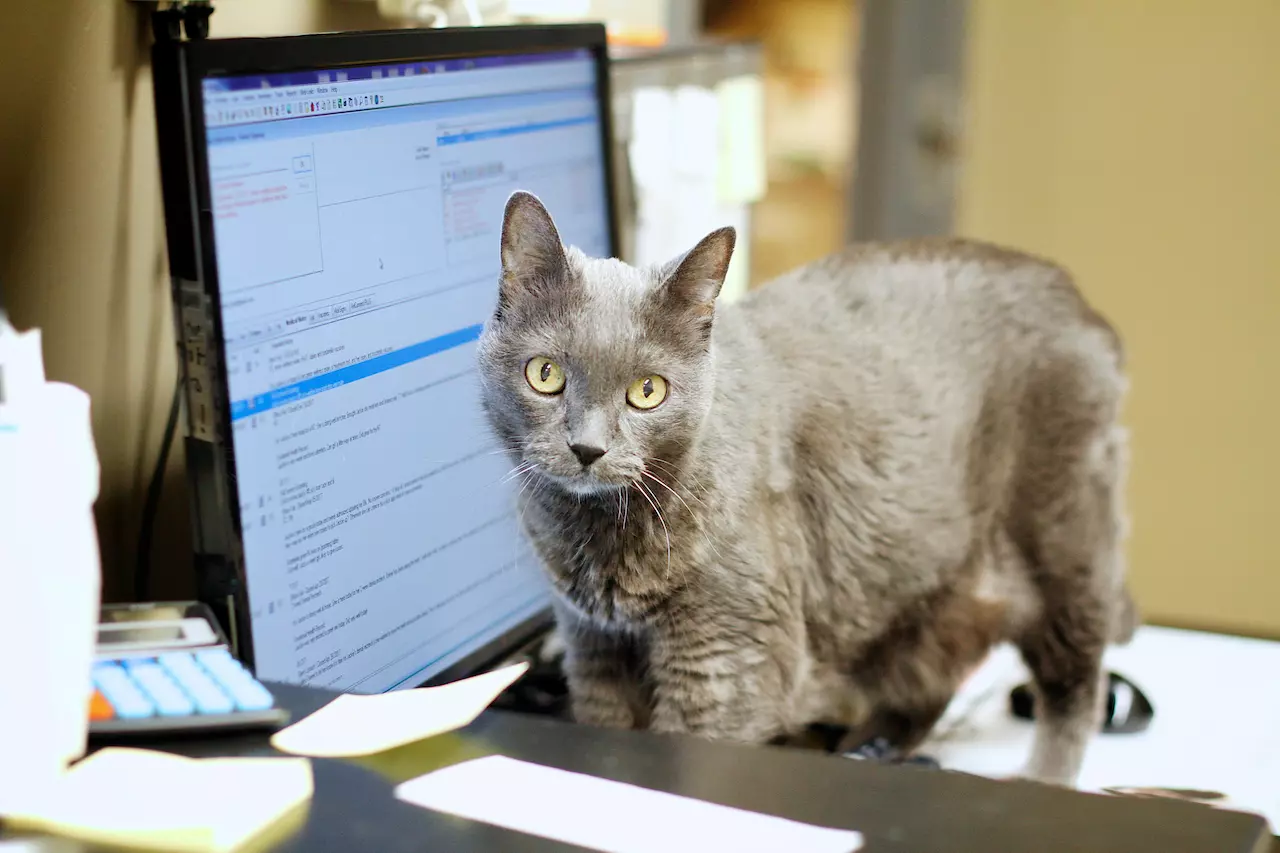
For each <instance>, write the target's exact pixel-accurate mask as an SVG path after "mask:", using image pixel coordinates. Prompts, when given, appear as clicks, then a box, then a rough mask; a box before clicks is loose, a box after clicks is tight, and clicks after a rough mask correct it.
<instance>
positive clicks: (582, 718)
mask: <svg viewBox="0 0 1280 853" xmlns="http://www.w3.org/2000/svg"><path fill="white" fill-rule="evenodd" d="M562 632H563V637H564V640H565V655H564V670H565V676H566V678H567V679H568V682H569V702H570V708H571V710H572V713H573V719H574V721H575V722H579V723H584V724H586V725H591V726H604V727H608V728H616V729H634V728H643V727H644V725H645V723H646V722H647V720H648V714H647V712H646V709H645V707H644V706H645V701H644V699H643V697H642V696H641V695H640V694H641V691H640V686H639V683H638V682H639V678H638V675H637V674H636V673H635V671H634V669H635V667H634V666H633V657H634V652H633V650H632V649H631V648H630V647H629V643H627V642H626V641H624V640H622V639H621V638H618V637H615V636H611V635H609V634H607V633H603V632H600V631H598V630H595V629H593V628H590V627H586V628H584V627H581V626H578V627H577V628H575V629H573V630H570V631H564V630H563V628H562Z"/></svg>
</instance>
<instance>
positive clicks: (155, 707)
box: [89, 647, 288, 736]
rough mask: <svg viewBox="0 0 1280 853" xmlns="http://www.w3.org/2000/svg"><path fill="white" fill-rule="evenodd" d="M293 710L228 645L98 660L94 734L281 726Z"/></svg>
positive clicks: (92, 713) (91, 731)
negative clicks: (277, 697) (279, 701)
mask: <svg viewBox="0 0 1280 853" xmlns="http://www.w3.org/2000/svg"><path fill="white" fill-rule="evenodd" d="M287 720H288V713H287V712H286V711H285V710H284V709H283V708H280V707H279V706H277V705H276V701H275V697H274V696H272V695H271V692H270V691H269V690H267V688H266V687H264V686H263V685H262V684H261V682H259V681H258V680H257V679H256V678H254V676H253V675H252V674H251V673H250V672H249V671H248V670H247V669H245V668H244V666H243V665H242V664H241V663H240V662H239V661H237V660H236V659H235V658H233V657H232V656H231V653H230V652H229V651H227V649H226V648H223V647H214V648H202V649H195V650H192V651H168V652H162V653H159V654H156V655H137V656H135V655H128V656H122V657H119V658H105V659H104V658H99V659H98V661H97V662H96V663H95V664H94V667H93V697H92V700H91V701H90V705H89V734H90V736H94V735H119V734H148V735H162V734H165V733H167V732H178V731H188V732H199V731H203V730H215V729H231V728H259V727H272V726H279V725H281V724H283V723H284V722H286V721H287Z"/></svg>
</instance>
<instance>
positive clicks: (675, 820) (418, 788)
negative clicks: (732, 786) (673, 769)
mask: <svg viewBox="0 0 1280 853" xmlns="http://www.w3.org/2000/svg"><path fill="white" fill-rule="evenodd" d="M396 796H397V797H398V798H400V799H401V800H404V801H405V802H408V803H413V804H414V805H417V806H422V807H423V808H428V809H434V810H436V811H441V812H446V813H448V814H452V815H457V816H459V817H464V818H467V819H468V820H475V821H480V822H483V823H489V824H493V825H495V826H501V827H504V828H506V829H513V830H516V831H518V832H524V833H528V834H530V835H537V836H541V837H543V838H549V839H552V840H555V841H561V842H564V843H567V844H576V845H578V846H579V847H586V848H589V849H593V850H600V851H604V853H652V851H655V850H659V851H662V853H705V851H708V850H736V851H743V853H749V851H761V853H764V851H770V853H775V852H776V851H779V850H785V851H788V853H850V851H854V850H858V849H859V848H861V847H862V835H861V834H860V833H857V832H853V831H851V830H844V829H829V828H827V827H820V826H813V825H811V824H807V823H798V822H796V821H792V820H786V819H785V818H780V817H774V816H772V815H764V814H758V813H756V812H749V811H745V810H743V809H735V808H730V807H728V806H722V805H719V804H717V803H709V802H706V801H704V800H695V799H692V798H689V797H681V796H678V795H676V794H668V793H665V792H663V791H654V790H650V789H648V788H640V787H637V786H635V785H627V784H624V783H622V782H613V781H610V780H608V779H600V778H597V777H595V776H586V775H583V774H581V773H570V772H569V771H567V770H558V769H555V768H552V767H543V766H542V765H540V764H530V763H528V762H525V761H518V760H516V759H514V758H506V757H505V756H500V755H494V756H490V757H488V758H477V759H475V760H473V761H464V762H462V763H461V764H455V765H453V766H452V767H446V768H444V769H443V770H437V771H435V772H434V773H428V774H427V775H425V776H419V777H418V778H417V779H411V780H409V781H408V782H404V783H402V784H401V785H400V786H398V787H397V788H396Z"/></svg>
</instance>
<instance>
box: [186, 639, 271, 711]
mask: <svg viewBox="0 0 1280 853" xmlns="http://www.w3.org/2000/svg"><path fill="white" fill-rule="evenodd" d="M196 660H197V661H198V662H199V663H200V665H201V666H202V667H204V668H205V669H206V670H207V671H208V672H209V674H210V675H212V676H213V677H214V679H215V680H216V681H217V682H218V685H219V686H220V687H221V688H222V689H223V690H225V691H227V693H229V694H230V695H231V698H232V699H233V700H234V701H235V703H236V707H237V708H239V709H240V710H241V711H265V710H266V709H268V708H271V707H272V706H274V705H275V700H274V699H273V698H272V696H271V693H270V692H269V691H268V690H267V688H265V687H263V686H262V685H261V684H259V683H258V681H257V680H256V679H255V678H254V677H253V676H252V675H250V674H249V671H248V670H247V669H245V668H244V666H243V665H242V664H241V663H240V662H239V661H238V660H236V659H235V658H233V657H231V654H230V653H229V652H228V651H227V650H226V649H210V650H207V651H201V652H196Z"/></svg>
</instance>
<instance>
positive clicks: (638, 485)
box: [634, 480, 671, 579]
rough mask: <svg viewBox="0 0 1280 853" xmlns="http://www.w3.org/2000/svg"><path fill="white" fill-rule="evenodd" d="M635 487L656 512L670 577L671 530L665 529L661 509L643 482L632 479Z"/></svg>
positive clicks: (665, 525)
mask: <svg viewBox="0 0 1280 853" xmlns="http://www.w3.org/2000/svg"><path fill="white" fill-rule="evenodd" d="M634 485H635V486H636V488H638V489H639V490H640V494H641V495H643V496H644V499H645V500H647V501H648V502H649V506H651V507H653V511H654V512H656V513H657V514H658V523H659V524H661V525H662V532H663V533H664V534H666V537H667V575H666V576H667V579H670V578H671V531H670V530H668V529H667V521H666V519H664V518H663V517H662V510H660V509H658V502H657V501H656V500H655V499H654V498H653V497H652V496H650V494H649V490H648V489H647V488H645V485H644V483H642V482H640V481H639V480H635V481H634Z"/></svg>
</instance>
